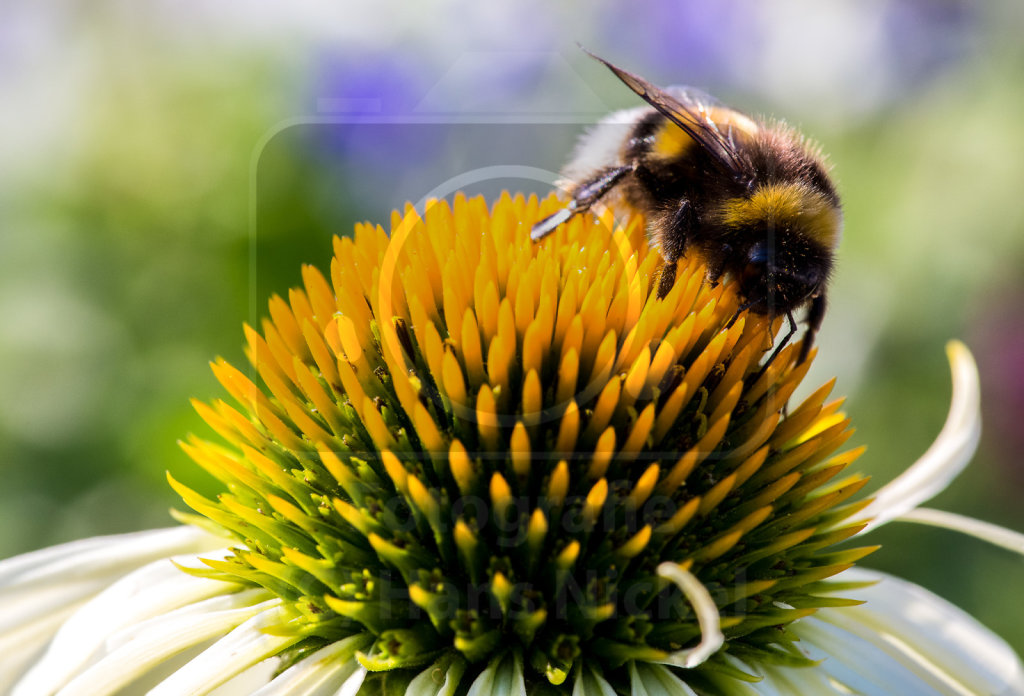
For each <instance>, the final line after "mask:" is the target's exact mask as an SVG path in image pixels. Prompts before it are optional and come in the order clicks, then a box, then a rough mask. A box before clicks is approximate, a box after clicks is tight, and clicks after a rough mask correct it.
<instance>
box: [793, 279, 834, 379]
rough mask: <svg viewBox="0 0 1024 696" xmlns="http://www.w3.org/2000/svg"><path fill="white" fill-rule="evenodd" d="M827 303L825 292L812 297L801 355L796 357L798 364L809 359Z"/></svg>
mask: <svg viewBox="0 0 1024 696" xmlns="http://www.w3.org/2000/svg"><path fill="white" fill-rule="evenodd" d="M827 304H828V303H827V302H826V300H825V295H824V293H822V294H818V295H815V296H814V298H812V299H811V306H810V307H809V308H808V309H807V331H806V332H805V333H804V339H803V343H802V344H801V345H800V357H798V358H797V359H796V364H797V365H799V364H800V363H802V362H803V361H804V360H806V359H807V356H808V355H809V354H810V352H811V348H812V347H813V346H814V337H815V336H816V335H817V334H818V329H820V328H821V322H822V320H823V319H824V318H825V307H826V305H827Z"/></svg>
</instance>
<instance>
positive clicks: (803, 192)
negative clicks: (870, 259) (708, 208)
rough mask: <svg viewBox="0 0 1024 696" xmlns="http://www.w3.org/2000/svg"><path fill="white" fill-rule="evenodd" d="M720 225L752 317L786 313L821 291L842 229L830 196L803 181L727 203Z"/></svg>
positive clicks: (756, 191)
mask: <svg viewBox="0 0 1024 696" xmlns="http://www.w3.org/2000/svg"><path fill="white" fill-rule="evenodd" d="M719 221H720V222H721V224H722V225H723V227H724V231H723V236H724V237H725V238H727V239H729V240H730V241H731V245H730V246H732V247H733V248H734V249H736V250H737V252H739V253H737V254H736V255H735V256H733V257H732V260H731V264H732V265H731V268H730V270H732V271H733V273H734V274H735V275H736V276H737V277H738V278H739V281H740V290H741V292H742V294H743V296H744V297H745V298H746V300H747V302H748V303H749V305H750V309H751V310H752V311H754V312H757V313H759V314H771V315H776V314H779V313H783V312H787V311H789V310H791V309H793V308H794V307H797V306H799V305H801V304H803V303H804V302H805V301H806V300H808V299H810V298H811V297H813V296H815V295H816V294H818V293H820V292H822V291H823V289H824V287H825V284H826V282H827V281H828V275H829V272H830V271H831V268H832V250H833V249H834V248H835V246H836V245H837V244H838V243H839V237H840V233H841V229H842V214H841V213H840V210H839V205H838V201H837V200H836V199H835V197H834V194H831V195H829V193H828V192H826V191H823V190H821V189H820V188H818V187H816V186H814V185H813V184H812V183H810V182H808V181H806V180H795V181H788V182H773V183H766V184H761V185H758V186H755V187H754V188H753V190H752V191H751V192H750V194H749V195H748V196H743V197H737V198H730V199H728V200H726V201H725V202H724V203H723V205H722V208H721V212H720V215H719Z"/></svg>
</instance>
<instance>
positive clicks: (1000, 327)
mask: <svg viewBox="0 0 1024 696" xmlns="http://www.w3.org/2000/svg"><path fill="white" fill-rule="evenodd" d="M989 297H990V298H994V299H992V300H990V302H988V303H987V304H986V307H985V309H984V311H983V312H981V313H980V317H979V318H978V320H977V323H976V325H975V334H976V335H977V339H976V341H975V342H976V344H977V346H978V364H979V365H980V366H981V380H982V390H983V393H984V395H985V399H984V404H985V411H984V416H985V426H986V427H985V439H986V441H987V442H988V443H989V445H990V446H991V448H992V453H993V454H994V455H995V456H996V458H997V461H998V463H999V464H1000V466H1002V467H1003V468H1004V471H1005V474H1006V476H1007V477H1008V480H1009V481H1008V484H1007V485H1008V486H1009V489H1008V490H1010V491H1011V495H1013V494H1014V493H1013V492H1019V491H1020V490H1021V488H1024V462H1022V461H1021V458H1020V453H1021V451H1024V427H1022V423H1021V419H1022V418H1024V286H1021V285H1020V284H1016V285H1014V286H1012V287H1010V288H997V289H996V290H995V291H993V292H992V293H991V294H990V295H989Z"/></svg>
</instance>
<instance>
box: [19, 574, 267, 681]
mask: <svg viewBox="0 0 1024 696" xmlns="http://www.w3.org/2000/svg"><path fill="white" fill-rule="evenodd" d="M268 596H269V593H268V592H267V591H266V590H263V589H253V590H245V591H243V592H237V593H234V594H229V595H223V596H218V597H213V598H211V599H205V600H202V601H199V602H196V603H194V604H190V605H188V606H184V607H181V608H180V609H177V610H175V611H171V612H168V613H166V614H163V615H158V616H155V617H154V618H152V619H149V620H147V621H143V622H141V623H138V624H136V625H133V626H129V627H126V628H125V629H123V630H121V631H119V632H117V633H115V634H113V635H111V636H110V637H109V638H108V639H107V641H106V645H105V647H106V648H107V650H108V651H107V652H106V654H105V655H103V657H102V658H101V659H99V660H98V661H96V662H94V663H92V664H90V665H89V666H88V667H87V668H86V669H84V670H83V671H80V672H78V673H77V674H76V675H75V676H74V678H72V679H71V681H70V682H68V683H67V684H66V685H64V686H63V688H61V689H60V695H61V696H100V695H101V694H112V693H116V692H117V690H118V689H120V688H121V687H123V686H125V685H127V684H130V683H131V682H132V681H134V680H135V679H138V678H140V677H143V676H145V675H146V674H148V673H149V672H150V671H151V670H157V669H159V668H160V667H161V665H163V664H165V663H166V662H167V661H168V660H170V659H171V658H173V657H174V656H176V655H178V654H179V653H181V652H182V651H184V650H187V649H188V648H190V647H192V646H195V645H200V644H202V643H204V642H206V641H208V640H210V639H212V638H216V637H218V636H223V635H225V634H228V635H231V633H229V632H231V631H232V629H235V630H237V629H236V628H235V627H239V628H240V626H239V624H241V625H242V626H244V625H246V623H251V622H253V621H254V620H256V619H261V617H265V616H268V615H270V614H272V613H274V612H277V610H278V607H279V605H280V600H277V599H270V600H268V599H267V597H268ZM214 647H216V644H215V646H214ZM210 649H212V648H210ZM189 664H191V663H189ZM249 664H253V663H247V664H246V666H248V665H249ZM239 671H241V669H238V670H235V671H231V663H230V661H229V660H225V663H224V664H223V665H222V666H221V667H220V669H219V670H218V671H217V673H216V675H215V676H216V678H214V676H211V675H207V680H208V682H209V686H210V687H211V688H212V687H214V686H217V685H218V684H220V683H221V681H224V680H226V679H228V678H230V677H231V676H234V674H236V673H237V672H239ZM180 672H181V670H179V672H178V673H180ZM222 676H223V678H221V677H222ZM31 686H32V685H30V684H28V683H25V684H19V685H18V688H17V689H16V690H15V692H14V696H22V695H24V696H43V694H49V693H53V691H52V690H48V691H34V690H32V689H31ZM179 693H181V694H184V693H187V692H186V691H181V692H179Z"/></svg>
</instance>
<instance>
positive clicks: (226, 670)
mask: <svg viewBox="0 0 1024 696" xmlns="http://www.w3.org/2000/svg"><path fill="white" fill-rule="evenodd" d="M280 603H281V600H280V599H272V600H269V601H267V602H264V603H262V604H259V605H257V606H256V607H253V608H259V609H261V611H260V613H259V614H256V615H255V616H253V617H252V618H251V619H249V620H248V621H246V622H245V623H243V624H241V625H240V626H238V627H237V628H235V629H234V630H232V631H231V632H230V633H228V634H227V635H226V636H224V637H223V638H221V639H220V640H218V641H217V642H216V643H214V644H213V645H211V646H210V647H209V648H207V649H206V650H204V651H203V652H201V653H200V654H199V655H198V656H197V657H195V658H194V659H193V660H191V661H190V662H189V663H188V664H187V665H185V666H184V667H182V668H181V669H179V670H177V671H176V672H175V673H174V674H172V675H171V676H170V677H168V678H167V679H165V680H164V681H162V682H160V684H159V685H158V686H157V687H156V688H154V689H152V690H151V691H150V692H149V696H201V695H202V694H207V693H209V692H210V691H212V690H213V689H214V688H215V687H217V686H220V685H221V684H223V683H224V682H226V681H227V680H228V679H230V678H232V677H234V676H235V675H236V674H240V673H242V672H243V671H245V670H247V669H249V668H250V667H253V666H255V665H257V664H259V663H260V662H262V661H263V660H265V659H267V658H269V657H273V656H274V655H277V654H278V653H280V652H281V651H282V650H283V649H284V648H286V647H288V646H289V645H291V644H293V643H295V642H296V641H297V640H298V639H299V637H298V636H295V635H284V636H280V635H273V634H271V633H267V632H266V631H265V630H264V629H267V628H269V627H271V626H276V625H279V624H280V623H281V622H282V621H283V620H284V619H285V615H284V612H283V610H282V609H281V606H280ZM83 696H84V694H83Z"/></svg>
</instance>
